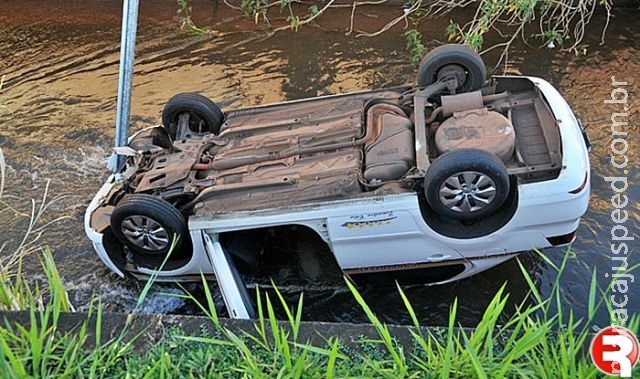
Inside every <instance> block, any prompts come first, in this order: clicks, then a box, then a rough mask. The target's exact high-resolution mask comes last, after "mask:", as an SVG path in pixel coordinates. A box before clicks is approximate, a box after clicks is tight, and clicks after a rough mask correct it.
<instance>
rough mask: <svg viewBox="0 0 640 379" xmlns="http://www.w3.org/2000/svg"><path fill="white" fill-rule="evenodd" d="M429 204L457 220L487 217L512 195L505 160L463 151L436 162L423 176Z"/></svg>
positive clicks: (473, 150) (487, 154)
mask: <svg viewBox="0 0 640 379" xmlns="http://www.w3.org/2000/svg"><path fill="white" fill-rule="evenodd" d="M424 191H425V197H426V199H427V203H428V204H429V206H431V208H432V209H433V210H434V211H435V212H437V213H438V214H440V215H442V216H446V217H450V218H454V219H458V220H469V219H475V218H478V217H483V216H488V215H491V214H492V213H494V212H495V211H497V210H498V209H499V208H500V207H501V206H502V204H503V203H504V202H505V200H506V199H507V196H508V195H509V175H508V174H507V169H506V168H505V166H504V164H503V163H502V161H501V160H500V159H499V158H498V157H496V156H495V155H494V154H492V153H490V152H487V151H484V150H480V149H460V150H456V151H452V152H449V153H446V154H443V155H441V156H440V157H438V158H437V159H435V160H434V161H433V163H432V164H431V165H430V166H429V168H428V169H427V173H426V175H425V177H424Z"/></svg>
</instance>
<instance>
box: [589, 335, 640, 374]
mask: <svg viewBox="0 0 640 379" xmlns="http://www.w3.org/2000/svg"><path fill="white" fill-rule="evenodd" d="M639 351H640V344H639V343H638V338H636V336H635V334H633V332H632V331H630V330H629V329H627V328H623V327H622V326H609V327H607V328H604V329H602V330H601V331H599V332H598V334H596V335H595V337H593V341H591V360H593V363H594V364H595V365H596V367H598V370H600V371H602V372H603V373H605V374H607V375H613V376H619V377H621V378H630V377H631V371H632V370H633V366H635V365H636V363H638V352H639Z"/></svg>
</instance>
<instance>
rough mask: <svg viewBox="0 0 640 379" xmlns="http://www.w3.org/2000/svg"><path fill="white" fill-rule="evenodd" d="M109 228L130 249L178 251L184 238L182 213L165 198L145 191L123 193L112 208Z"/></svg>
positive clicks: (160, 253)
mask: <svg viewBox="0 0 640 379" xmlns="http://www.w3.org/2000/svg"><path fill="white" fill-rule="evenodd" d="M110 223H111V229H112V231H113V233H114V234H115V236H116V238H118V240H119V241H120V242H122V243H123V244H124V245H126V246H127V247H128V248H129V250H130V251H131V252H133V253H137V254H141V255H143V256H145V257H155V258H157V257H165V256H166V254H167V253H169V251H170V250H171V248H172V244H173V243H174V242H173V240H174V238H175V244H173V251H179V250H180V247H181V245H182V243H183V242H184V239H185V238H186V230H187V224H186V221H185V218H184V216H183V215H182V213H180V211H178V210H177V209H176V208H175V207H174V206H173V205H171V204H170V203H168V202H167V201H165V200H163V199H160V198H158V197H154V196H151V195H145V194H134V195H127V196H125V197H124V198H123V199H122V200H121V201H120V202H119V203H118V204H117V205H116V206H115V208H114V209H113V213H112V214H111V220H110Z"/></svg>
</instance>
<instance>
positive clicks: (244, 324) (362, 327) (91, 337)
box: [0, 311, 444, 351]
mask: <svg viewBox="0 0 640 379" xmlns="http://www.w3.org/2000/svg"><path fill="white" fill-rule="evenodd" d="M36 315H37V317H38V320H39V322H40V315H39V314H38V313H36ZM0 320H2V321H1V322H2V323H3V325H7V323H8V324H9V325H14V324H20V325H23V326H26V327H27V328H28V326H29V324H30V315H29V312H28V311H19V312H0ZM85 321H88V339H87V348H89V349H90V348H93V347H95V345H96V341H95V330H96V317H95V313H94V314H92V315H91V317H90V318H89V315H88V314H87V313H83V312H77V313H61V314H60V316H59V320H58V327H57V332H59V333H65V332H69V331H73V330H78V329H79V327H80V326H81V325H82V323H83V322H85ZM219 321H220V326H222V327H225V328H227V329H229V330H231V331H233V332H234V333H237V334H240V335H242V334H243V332H247V333H251V334H253V335H255V334H256V331H255V327H254V324H255V323H256V322H257V321H255V320H237V319H220V320H219ZM278 323H279V324H280V326H281V327H283V328H285V330H287V329H289V325H288V323H287V322H284V321H279V322H278ZM172 327H177V328H179V329H181V330H182V331H183V332H184V334H185V335H191V336H200V335H201V334H202V331H203V328H205V329H206V330H208V331H210V332H213V331H214V330H215V325H214V324H213V323H212V322H211V320H209V319H208V318H206V317H200V316H179V315H165V314H138V315H129V314H124V313H103V314H102V328H101V334H102V337H101V342H102V343H105V342H107V341H109V340H111V339H115V338H117V337H119V336H120V335H121V334H122V333H124V339H123V340H124V341H131V340H132V339H133V338H134V337H135V336H136V335H139V337H138V338H137V339H135V340H134V341H133V346H134V349H135V350H136V351H144V350H146V349H148V348H149V347H151V346H153V345H155V344H157V343H158V342H159V341H160V340H161V339H162V338H163V337H164V336H165V334H166V332H167V331H168V330H169V329H170V328H172ZM266 327H267V329H269V325H268V324H267V326H266ZM388 327H389V330H390V332H391V334H392V335H393V336H394V337H395V339H396V340H397V342H398V343H399V344H400V345H402V346H404V347H405V348H407V349H410V348H411V347H412V346H413V337H412V336H411V332H410V330H412V329H413V330H415V328H413V327H409V326H399V325H389V326H388ZM421 329H423V332H426V330H427V329H428V328H421ZM436 329H441V328H436ZM441 330H444V328H442V329H441ZM331 337H337V338H338V339H339V340H340V342H341V343H342V344H344V345H346V346H349V347H351V348H354V349H359V347H360V345H359V344H358V342H359V341H361V340H363V339H379V336H378V332H377V331H376V329H375V327H374V326H373V325H371V324H348V323H329V322H309V321H303V322H301V326H300V330H299V336H298V342H300V343H304V342H310V343H311V344H313V345H314V346H325V345H326V339H328V338H331Z"/></svg>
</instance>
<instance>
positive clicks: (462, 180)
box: [439, 171, 496, 213]
mask: <svg viewBox="0 0 640 379" xmlns="http://www.w3.org/2000/svg"><path fill="white" fill-rule="evenodd" d="M495 196H496V184H495V182H494V181H493V179H491V178H490V177H489V176H487V175H486V174H483V173H481V172H477V171H463V172H459V173H456V174H454V175H451V176H450V177H448V178H447V179H446V180H445V181H444V182H443V183H442V185H441V186H440V192H439V197H440V202H442V204H443V205H444V206H445V207H447V208H448V209H450V210H452V211H454V212H459V213H472V212H477V211H480V210H481V209H484V208H485V207H487V206H489V205H490V204H491V203H492V202H493V199H494V198H495Z"/></svg>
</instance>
